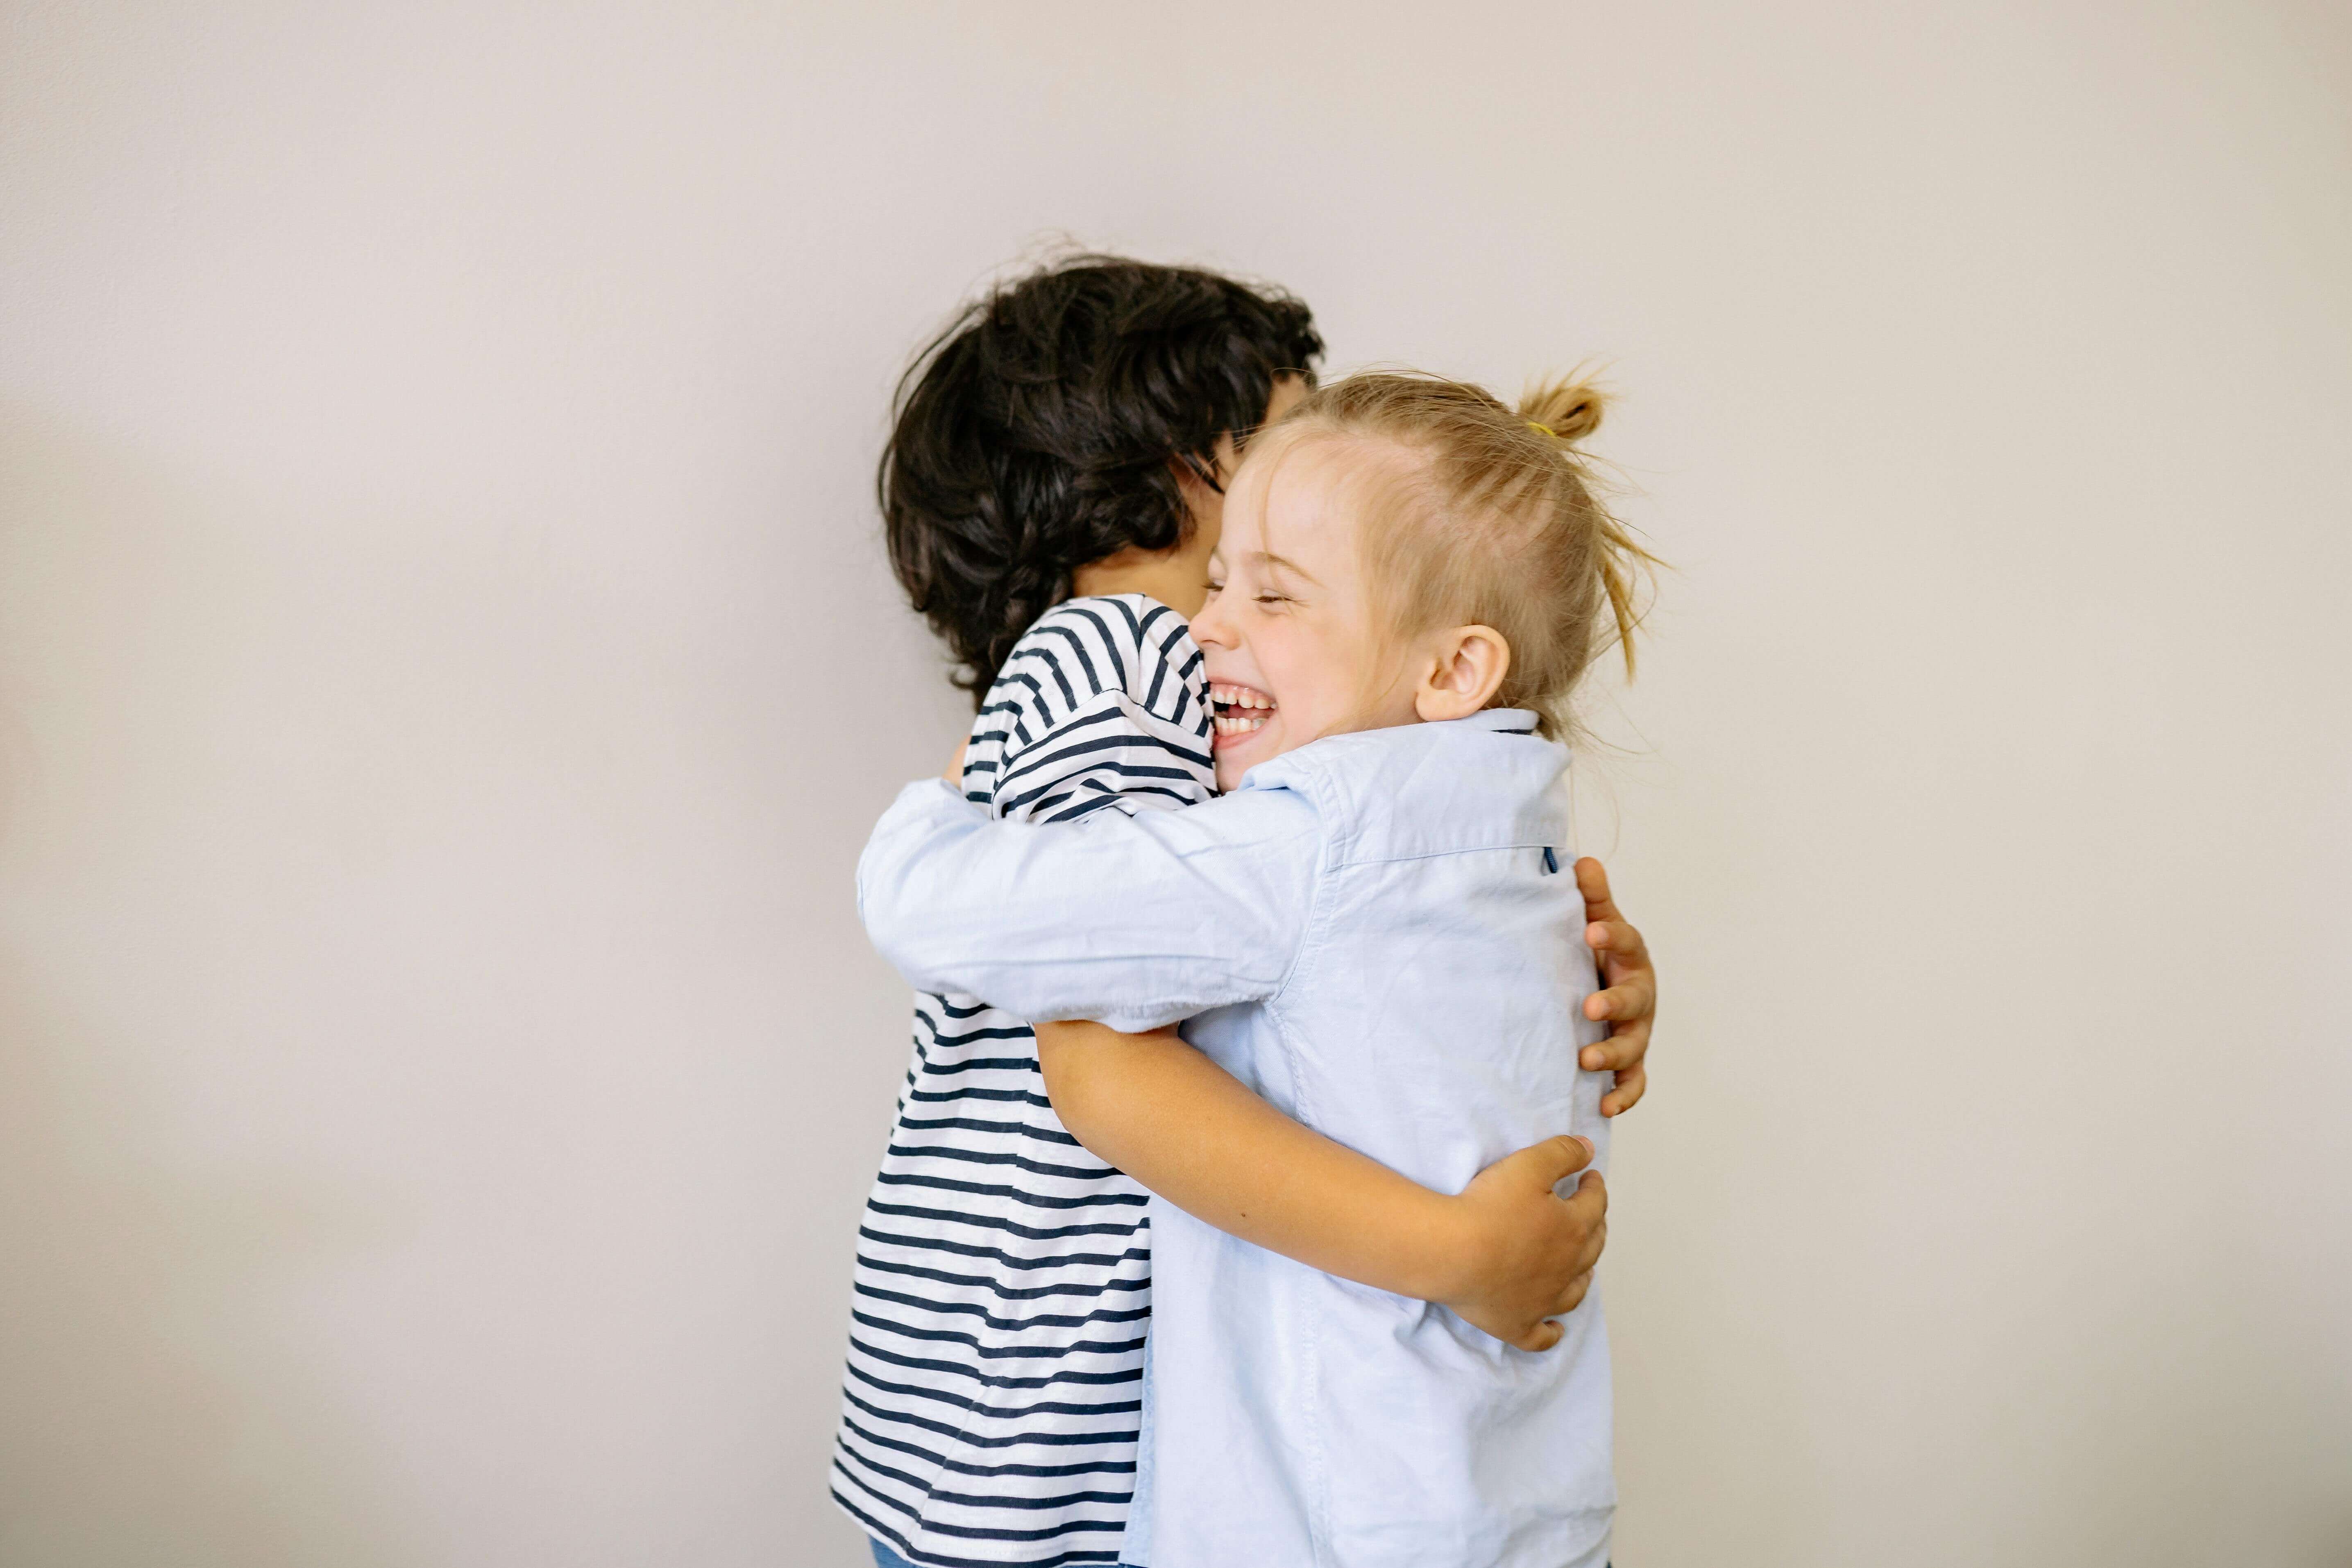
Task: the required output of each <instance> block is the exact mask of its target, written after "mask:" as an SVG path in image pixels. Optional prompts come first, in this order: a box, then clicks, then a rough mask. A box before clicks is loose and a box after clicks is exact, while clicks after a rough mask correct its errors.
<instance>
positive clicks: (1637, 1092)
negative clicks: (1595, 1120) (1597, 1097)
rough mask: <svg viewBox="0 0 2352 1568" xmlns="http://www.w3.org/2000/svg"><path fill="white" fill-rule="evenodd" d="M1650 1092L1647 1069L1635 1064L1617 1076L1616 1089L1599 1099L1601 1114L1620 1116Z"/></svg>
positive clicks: (1640, 1101) (1639, 1102)
mask: <svg viewBox="0 0 2352 1568" xmlns="http://www.w3.org/2000/svg"><path fill="white" fill-rule="evenodd" d="M1649 1091H1650V1073H1649V1069H1648V1068H1643V1067H1642V1066H1640V1065H1639V1064H1636V1065H1635V1066H1633V1067H1630V1068H1624V1069H1622V1070H1621V1071H1620V1072H1619V1073H1618V1074H1617V1087H1616V1088H1615V1089H1611V1090H1610V1091H1609V1092H1608V1093H1607V1094H1604V1095H1602V1096H1601V1115H1603V1116H1622V1115H1623V1114H1624V1113H1625V1112H1626V1111H1629V1110H1633V1108H1634V1107H1635V1106H1637V1105H1639V1104H1641V1103H1642V1096H1643V1095H1645V1094H1647V1093H1648V1092H1649Z"/></svg>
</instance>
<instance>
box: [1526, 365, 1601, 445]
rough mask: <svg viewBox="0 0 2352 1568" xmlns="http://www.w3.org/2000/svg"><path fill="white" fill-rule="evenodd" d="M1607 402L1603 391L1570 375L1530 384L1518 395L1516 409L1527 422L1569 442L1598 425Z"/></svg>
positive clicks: (1599, 425) (1586, 433)
mask: <svg viewBox="0 0 2352 1568" xmlns="http://www.w3.org/2000/svg"><path fill="white" fill-rule="evenodd" d="M1608 405H1609V395H1608V394H1607V393H1604V392H1602V391H1601V389H1600V388H1599V387H1598V386H1595V385H1594V384H1592V383H1591V382H1589V381H1586V380H1584V379H1582V378H1581V377H1580V376H1570V377H1569V378H1568V379H1566V380H1563V381H1553V382H1547V383H1545V384H1542V385H1540V386H1538V387H1535V388H1533V389H1532V390H1530V391H1529V392H1528V395H1526V396H1525V397H1522V398H1520V399H1519V406H1518V408H1517V410H1516V412H1517V415H1518V416H1519V417H1520V418H1521V419H1523V420H1525V421H1526V422H1527V423H1528V424H1529V425H1536V426H1542V427H1543V428H1544V429H1545V430H1548V431H1549V432H1550V433H1551V434H1552V435H1553V436H1554V437H1557V438H1558V439H1559V440H1562V441H1566V442H1570V443H1571V444H1573V443H1574V442H1577V441H1580V440H1582V439H1583V438H1584V437H1587V436H1590V435H1591V434H1592V433H1593V432H1594V431H1595V430H1598V429H1599V428H1601V412H1602V410H1604V409H1605V408H1607V407H1608Z"/></svg>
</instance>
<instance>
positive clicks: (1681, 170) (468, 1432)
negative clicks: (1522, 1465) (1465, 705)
mask: <svg viewBox="0 0 2352 1568" xmlns="http://www.w3.org/2000/svg"><path fill="white" fill-rule="evenodd" d="M2347 17H2352V13H2347V12H2346V11H2345V10H2344V9H2343V8H2342V7H2341V6H2339V5H2326V4H2321V3H2318V0H2312V3H2309V4H2302V5H2289V4H2276V5H2256V4H2244V3H2240V4H2211V5H2179V4H2152V5H2137V6H2107V5H2045V4H2013V3H2012V4H1997V5H1961V4H1948V5H1934V6H1927V5H1916V6H1885V5H1858V4H1857V5H1829V4H1806V3H1799V4H1795V5H1769V6H1767V5H1738V4H1729V3H1723V4H1665V5H1638V6H1629V5H1612V6H1598V5H1591V6H1587V5H1455V6H1440V7H1430V6H1424V5H1397V4H1391V5H1350V6H1344V7H1343V6H1337V5H1330V6H1303V5H1302V6H1296V7H1264V6H1255V5H1252V6H1239V5H1234V6H1223V5H1189V6H1181V7H1099V6H1095V5H1077V4H1069V3H1056V4H1027V5H1017V6H1014V5H924V6H913V5H860V6H823V7H817V6H799V7H795V6H783V7H776V6H755V5H646V6H642V7H639V8H635V9H625V8H614V7H593V8H592V7H584V6H577V5H573V6H550V7H547V8H545V9H544V10H541V11H536V12H533V11H526V10H522V9H520V8H512V7H507V6H482V5H466V6H454V5H453V6H446V7H424V6H410V5H310V6H301V5H278V6H271V5H230V6H223V5H200V4H194V3H192V0H147V3H145V4H141V5H121V6H100V5H64V4H58V5H30V4H21V3H20V4H16V5H9V6H8V7H7V10H6V14H5V65H4V66H0V71H5V77H0V93H5V100H0V101H4V102H5V131H0V211H5V223H0V284H5V312H0V378H4V379H0V395H4V396H5V458H0V475H5V478H0V487H5V488H0V495H5V518H0V527H4V528H5V531H0V783H5V796H0V810H5V816H4V817H0V1561H5V1562H6V1563H9V1564H10V1565H11V1568H51V1565H65V1564H76V1565H79V1564H93V1565H108V1568H115V1565H124V1564H132V1565H144V1564H167V1563H168V1564H172V1565H174V1568H209V1565H214V1564H219V1565H231V1564H234V1565H236V1568H272V1565H278V1564H313V1563H316V1564H328V1563H331V1564H337V1565H354V1568H373V1565H383V1568H395V1565H396V1568H428V1565H432V1568H438V1565H443V1564H447V1565H458V1564H465V1565H475V1564H479V1565H485V1568H488V1565H498V1568H506V1565H512V1564H541V1563H545V1564H557V1563H561V1564H567V1565H572V1564H583V1565H603V1564H613V1565H622V1564H638V1563H697V1564H709V1565H719V1564H747V1565H748V1564H793V1565H798V1564H808V1565H813V1568H844V1565H847V1564H852V1563H857V1562H860V1561H862V1558H861V1556H860V1550H861V1548H860V1545H859V1542H858V1541H857V1538H856V1536H855V1535H854V1534H853V1532H852V1531H850V1530H849V1529H848V1527H846V1526H845V1525H844V1524H843V1523H842V1522H840V1521H838V1520H837V1519H836V1518H835V1516H834V1515H833V1513H832V1512H831V1511H830V1510H829V1508H828V1506H827V1504H826V1503H825V1501H824V1460H825V1452H826V1447H827V1443H828V1438H829V1433H830V1428H831V1426H832V1421H833V1416H834V1410H835V1389H836V1379H837V1376H838V1367H839V1360H838V1358H839V1351H840V1345H841V1342H842V1337H843V1332H844V1326H845V1313H846V1310H847V1279H848V1265H849V1257H850V1246H851V1232H852V1229H853V1227H854V1226H855V1224H856V1213H857V1207H858V1205H859V1202H860V1200H861V1197H862V1194H863V1193H864V1190H865V1187H866V1183H867V1180H868V1178H869V1176H870V1174H871V1172H872V1170H873V1166H874V1163H875V1161H876V1159H877V1156H878V1154H879V1152H880V1149H881V1145H882V1142H883V1139H884V1135H885V1131H886V1127H887V1121H888V1117H889V1112H890V1106H891V1100H892V1096H893V1093H894V1090H895V1087H896V1085H897V1082H898V1079H899V1076H900V1074H901V1072H902V1071H903V1069H904V1067H905V1053H906V1049H907V1046H906V1039H907V1028H906V1006H907V996H906V994H905V992H904V991H903V989H902V988H901V986H900V985H899V984H898V982H897V981H896V979H895V977H894V976H893V975H892V974H890V973H888V972H887V970H886V969H885V968H884V966H883V965H882V964H881V963H879V962H878V961H877V959H876V958H875V957H874V956H873V955H872V954H871V952H869V950H868V949H867V947H866V942H865V941H864V939H863V937H862V935H861V933H860V931H859V930H858V928H857V925H856V919H855V916H854V911H853V910H852V905H851V896H850V870H851V867H852V864H853V861H854V858H855V857H856V852H857V849H858V847H859V845H860V843H861V842H862V840H863V838H864V836H865V834H866V829H867V827H868V826H869V825H870V824H871V822H872V820H873V818H874V816H876V815H877V812H878V811H879V810H880V808H881V807H882V805H883V804H884V803H885V802H886V801H887V798H888V797H889V795H890V794H891V793H892V791H893V790H894V789H895V787H896V786H897V785H898V783H899V782H901V781H902V780H904V779H906V778H908V777H912V776H916V775H918V774H920V773H926V772H929V771H930V770H932V769H934V768H935V767H936V766H937V765H938V764H939V763H941V762H942V761H944V759H945V757H946V755H947V753H948V752H949V751H950V748H951V747H952V745H953V743H954V742H955V740H956V738H957V735H958V732H959V731H960V729H961V723H962V713H963V710H962V709H961V707H960V700H959V699H958V698H957V697H956V696H955V695H954V694H953V693H952V692H950V690H949V689H948V688H947V686H946V685H945V683H944V681H943V679H941V674H940V661H939V658H938V656H937V654H936V652H935V651H934V649H933V647H932V646H931V645H930V643H929V641H928V639H927V637H926V636H925V634H924V633H923V631H922V629H921V627H920V626H919V624H918V623H917V622H916V621H915V619H914V617H912V616H910V615H909V614H908V613H907V612H906V611H905V609H904V608H903V606H902V605H901V603H900V602H899V600H898V597H897V595H896V592H895V590H894V588H893V585H892V584H891V582H890V580H889V577H888V574H887V571H886V569H885V566H884V563H883V560H882V555H881V552H880V550H879V548H878V544H877V535H876V526H875V520H874V511H873V506H872V501H871V495H870V488H869V487H870V482H871V469H872V464H873V461H874V458H875V456H876V454H877V450H878V447H879V442H880V438H881V434H882V430H883V428H884V421H885V416H886V406H887V396H888V393H889V390H890V387H891V385H892V383H893V380H894V378H895V376H896V375H897V374H898V371H899V369H900V367H901V366H902V364H903V363H904V362H905V360H906V357H907V355H908V353H909V352H910V351H911V350H912V349H913V348H914V347H915V346H916V345H917V344H918V343H919V342H920V341H921V340H922V338H923V337H924V336H925V335H926V334H927V333H928V332H929V331H930V330H931V329H932V328H933V327H934V326H935V325H936V324H937V323H938V322H939V321H940V320H941V319H942V318H943V317H944V316H945V315H946V314H947V313H948V312H949V310H950V308H951V307H953V306H954V305H955V304H956V303H957V302H958V300H961V299H962V298H964V297H966V296H967V295H968V294H969V293H970V292H971V290H972V289H975V288H976V287H978V286H979V285H981V284H982V282H984V281H985V280H986V279H988V278H990V277H991V276H992V275H994V274H995V273H996V271H997V270H998V269H999V268H1002V267H1003V265H1004V264H1006V263H1007V262H1008V261H1010V260H1012V259H1013V258H1017V257H1019V256H1022V255H1024V254H1034V253H1036V251H1037V249H1038V248H1039V247H1043V246H1047V245H1050V244H1052V243H1053V242H1054V239H1055V236H1057V235H1068V236H1072V237H1076V238H1078V239H1080V240H1083V241H1086V242H1089V243H1092V244H1095V245H1098V246H1104V247H1117V248H1119V249H1124V250H1130V251H1133V252H1136V253H1139V254H1141V255H1144V256H1147V257H1150V258H1160V259H1171V260H1173V259H1187V260H1200V261H1205V262H1208V263H1212V264H1215V265H1220V266H1225V267H1230V268H1237V269H1241V270H1244V271H1246V272H1248V273H1252V274H1255V275H1258V276H1262V277H1265V278H1269V279H1276V280H1279V281H1281V282H1283V283H1285V284H1286V285H1288V286H1290V287H1291V288H1293V289H1297V290H1298V291H1299V292H1301V293H1302V294H1303V295H1304V296H1305V297H1306V298H1307V300H1309V301H1310V302H1312V304H1313V305H1314V306H1315V307H1316V309H1317V310H1318V312H1319V314H1320V319H1321V321H1322V322H1323V323H1324V326H1325V328H1326V330H1327V332H1328V337H1329V340H1330V342H1331V345H1332V350H1333V353H1332V361H1331V363H1332V365H1333V366H1334V367H1335V368H1344V367H1345V366H1347V365H1349V364H1350V363H1365V362H1371V361H1401V362H1405V363H1413V364H1418V365H1423V366H1427V367H1431V368H1434V369H1439V370H1444V371H1449V372H1454V373H1457V374H1467V375H1471V376H1475V377H1479V378H1484V379H1487V380H1490V381H1492V382H1495V383H1496V384H1500V385H1502V386H1503V387H1504V388H1505V389H1506V390H1511V389H1515V388H1516V387H1517V384H1518V383H1519V382H1520V380H1521V379H1522V378H1523V377H1524V376H1526V375H1528V374H1533V373H1538V372H1541V371H1544V370H1547V369H1553V368H1559V367H1562V366H1565V365H1566V364H1569V363H1572V362H1574V361H1576V360H1578V359H1580V358H1583V357H1586V356H1598V357H1601V358H1602V359H1605V360H1606V361H1607V362H1609V363H1611V364H1612V366H1613V370H1612V377H1613V380H1614V382H1615V384H1617V386H1618V387H1619V389H1620V390H1621V391H1622V394H1623V403H1622V407H1621V408H1620V410H1619V411H1618V413H1616V414H1614V415H1612V416H1611V419H1610V422H1609V426H1608V427H1607V429H1606V430H1605V431H1604V432H1603V436H1602V437H1601V440H1600V442H1599V446H1600V448H1601V450H1602V451H1603V452H1605V453H1606V454H1607V455H1608V456H1609V457H1611V458H1613V459H1614V460H1615V461H1616V462H1617V463H1619V464H1620V465H1621V466H1622V471H1623V474H1624V478H1625V480H1626V484H1627V486H1628V491H1629V493H1628V496H1627V498H1626V500H1625V509H1626V511H1627V514H1628V516H1629V517H1631V518H1632V519H1633V521H1636V522H1637V523H1639V524H1640V525H1641V526H1642V527H1643V529H1645V530H1646V531H1648V533H1649V535H1650V537H1651V538H1652V539H1653V541H1654V543H1655V544H1656V546H1657V547H1658V548H1659V550H1661V551H1662V552H1664V554H1666V555H1667V556H1669V557H1670V558H1671V559H1672V560H1673V561H1674V562H1675V565H1676V567H1677V571H1676V573H1675V574H1674V575H1672V576H1670V577H1668V578H1667V579H1665V580H1664V583H1663V584H1662V594H1661V599H1660V606H1659V611H1658V614H1657V616H1656V617H1655V620H1654V633H1655V637H1654V644H1653V650H1652V654H1651V657H1650V658H1649V660H1648V662H1647V663H1646V664H1645V666H1644V668H1643V674H1642V678H1641V679H1640V680H1639V681H1638V682H1637V683H1636V684H1634V685H1633V687H1631V688H1630V689H1626V690H1624V691H1623V692H1622V694H1621V693H1619V692H1618V691H1617V690H1616V689H1615V688H1614V687H1613V685H1612V686H1604V687H1603V688H1601V689H1598V690H1597V691H1596V694H1595V695H1596V701H1597V712H1598V713H1599V715H1600V721H1601V724H1602V726H1603V728H1604V730H1605V731H1606V732H1607V733H1608V734H1609V735H1610V736H1611V737H1612V740H1613V741H1614V742H1616V743H1617V747H1618V749H1617V750H1616V751H1614V752H1611V753H1610V754H1607V755H1601V754H1595V755H1594V756H1593V757H1592V758H1591V760H1590V763H1589V765H1588V766H1587V767H1586V769H1585V771H1584V773H1583V774H1582V778H1581V781H1580V786H1579V787H1580V792H1581V793H1580V801H1579V809H1580V816H1581V818H1582V820H1583V823H1584V825H1585V832H1586V835H1587V842H1588V847H1593V848H1598V849H1600V850H1602V851H1603V852H1605V853H1606V854H1607V855H1608V857H1609V858H1610V861H1611V864H1612V867H1613V868H1614V870H1615V872H1616V874H1617V876H1618V879H1619V881H1620V884H1621V886H1622V889H1623V891H1624V894H1625V898H1626V901H1627V903H1628V906H1629V908H1630V909H1631V910H1632V911H1633V914H1634V915H1635V916H1636V918H1637V919H1638V920H1639V921H1641V923H1642V924H1643V926H1644V927H1645V928H1646V930H1647V931H1648V932H1649V934H1650V935H1651V937H1652V938H1653V939H1654V942H1655V945H1656V947H1657V950H1658V951H1659V952H1660V954H1661V955H1662V962H1663V967H1664V985H1665V996H1666V1000H1665V1007H1664V1022H1663V1024H1662V1026H1661V1030H1660V1034H1659V1038H1658V1044H1657V1047H1656V1056H1655V1068H1656V1087H1655V1089H1654V1093H1653V1095H1652V1097H1651V1099H1650V1100H1649V1102H1648V1103H1647V1104H1645V1105H1644V1106H1643V1107H1642V1108H1641V1110H1639V1111H1638V1112H1637V1113H1636V1114H1635V1115H1634V1116H1633V1119H1632V1120H1631V1121H1627V1122H1625V1123H1623V1124H1622V1126H1621V1128H1620V1131H1619V1138H1620V1143H1619V1152H1618V1155H1617V1163H1616V1173H1615V1194H1616V1207H1615V1212H1614V1224H1613V1227H1612V1238H1611V1251H1610V1255H1609V1261H1608V1265H1607V1268H1606V1270H1605V1279H1606V1286H1607V1290H1608V1294H1609V1298H1610V1304H1611V1313H1612V1320H1613V1322H1614V1325H1615V1332H1616V1338H1617V1361H1618V1369H1619V1374H1620V1391H1621V1427H1622V1441H1621V1450H1620V1467H1621V1474H1622V1489H1623V1496H1624V1508H1623V1513H1622V1526H1621V1531H1620V1536H1619V1542H1618V1552H1617V1558H1618V1561H1619V1562H1620V1563H1623V1564H1626V1565H1628V1568H1697V1565H1713V1564H1723V1563H1740V1564H1743V1565H1752V1568H1762V1565H1771V1564H1787V1565H1790V1568H1829V1565H1843V1564H1855V1565H1865V1564H1885V1563H1904V1564H1907V1565H1917V1568H1927V1565H1938V1564H1981V1563H2037V1564H2038V1563H2065V1564H2076V1563H2083V1564H2134V1565H2143V1564H2203V1563H2263V1564H2266V1565H2267V1564H2312V1565H2322V1564H2326V1565H2340V1564H2343V1563H2347V1562H2352V1258H2347V1253H2348V1252H2352V1175H2347V1170H2346V1165H2347V1152H2352V1138H2347V1131H2346V1128H2347V1116H2348V1115H2352V1005H2347V961H2346V958H2345V952H2346V946H2347V939H2352V925H2347V915H2346V906H2345V888H2346V885H2347V878H2352V828H2347V804H2352V798H2348V797H2352V743H2347V706H2352V699H2347V691H2346V684H2347V675H2352V632H2348V631H2347V627H2352V616H2347V613H2346V608H2345V597H2346V593H2347V585H2352V477H2347V476H2352V21H2347Z"/></svg>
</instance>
